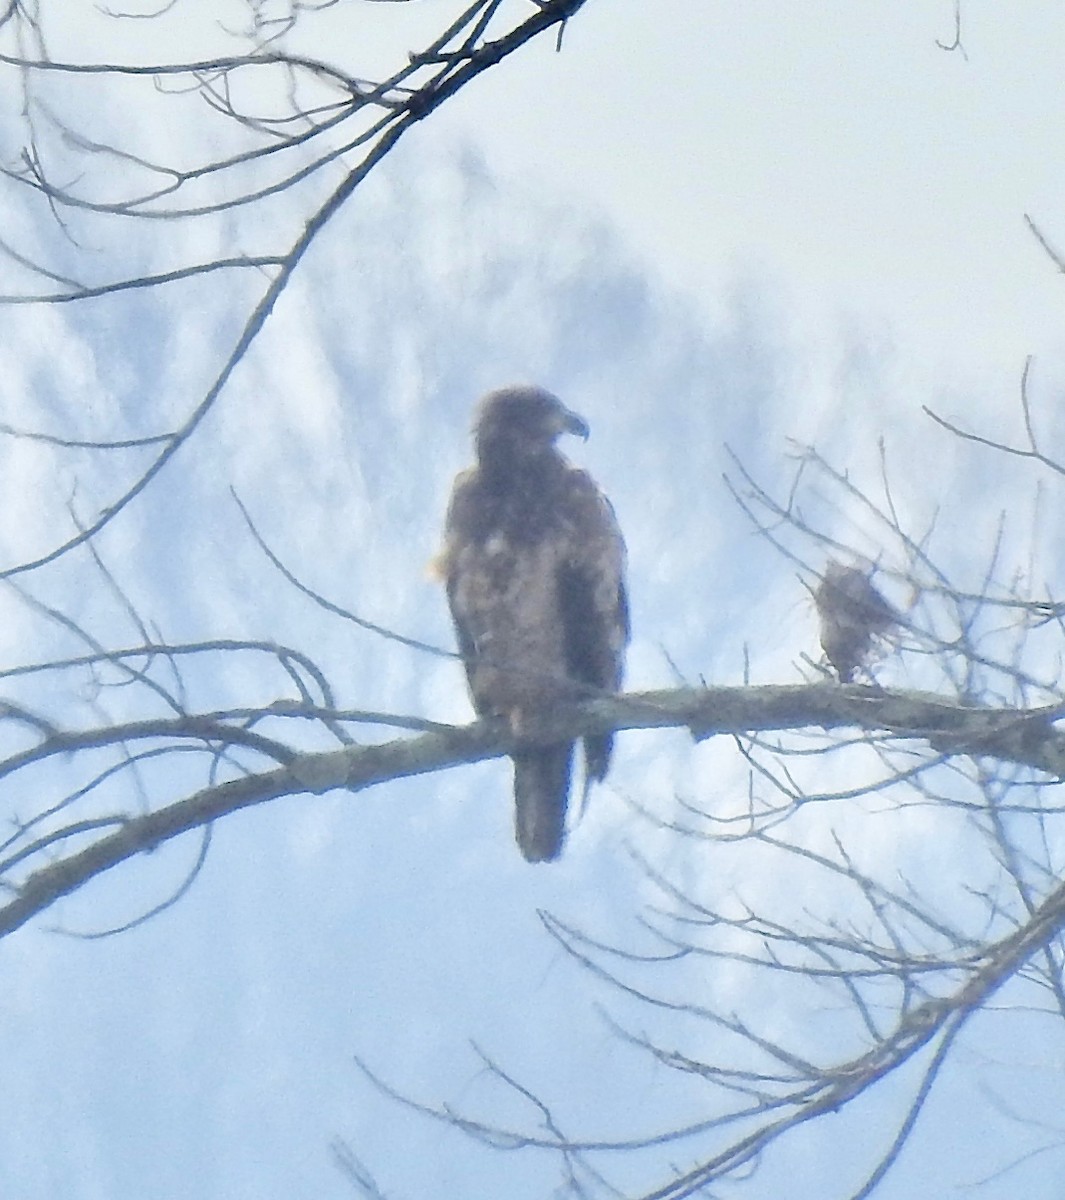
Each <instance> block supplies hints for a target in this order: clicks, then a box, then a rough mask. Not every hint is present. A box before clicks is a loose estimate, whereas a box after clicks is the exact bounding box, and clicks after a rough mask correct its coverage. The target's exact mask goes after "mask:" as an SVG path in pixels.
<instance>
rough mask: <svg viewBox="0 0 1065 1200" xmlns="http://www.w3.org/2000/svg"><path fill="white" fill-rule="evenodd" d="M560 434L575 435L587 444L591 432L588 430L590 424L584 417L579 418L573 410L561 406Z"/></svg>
mask: <svg viewBox="0 0 1065 1200" xmlns="http://www.w3.org/2000/svg"><path fill="white" fill-rule="evenodd" d="M558 432H559V433H575V434H576V435H577V437H579V438H581V439H582V440H583V441H585V442H586V441H587V440H588V434H589V433H590V432H591V431H590V430H589V428H588V422H587V421H586V420H585V419H584V418H583V417H579V416H578V415H577V414H576V413H575V412H573V411H572V410H571V409H568V408H566V407H565V406H564V405H562V404H560V405H559V406H558Z"/></svg>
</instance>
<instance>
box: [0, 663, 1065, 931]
mask: <svg viewBox="0 0 1065 1200" xmlns="http://www.w3.org/2000/svg"><path fill="white" fill-rule="evenodd" d="M1058 715H1059V710H1058V708H1056V707H1054V708H1039V709H1033V710H1029V711H1017V710H1014V709H1010V708H1004V709H1001V708H1000V709H996V708H978V707H974V706H965V705H960V704H956V703H953V702H952V701H950V700H945V699H940V698H939V697H936V696H930V695H926V694H923V693H906V692H894V693H887V692H882V691H880V690H878V689H876V688H868V687H854V686H848V687H836V686H834V685H825V684H813V685H790V686H765V687H747V688H705V689H703V688H697V689H678V690H674V691H663V692H642V693H630V694H628V695H624V696H620V697H617V698H616V699H603V700H595V701H592V702H590V703H588V704H582V705H580V706H575V707H574V708H573V709H572V710H570V711H569V712H562V713H559V714H558V715H557V716H556V717H555V719H554V720H553V721H551V722H550V723H547V724H545V725H544V727H543V729H542V736H543V738H544V740H546V741H551V740H556V739H557V740H564V739H567V738H573V737H577V736H588V735H592V736H595V735H597V734H604V733H608V732H610V731H611V730H623V729H654V728H670V727H680V728H688V729H689V730H691V732H692V735H693V737H695V738H696V739H697V740H701V739H703V738H707V737H711V736H714V735H716V734H734V735H742V734H745V733H750V732H753V731H757V730H770V729H775V730H795V729H804V728H811V727H816V728H821V729H825V730H828V729H838V728H841V727H844V726H851V727H854V726H857V727H859V728H862V729H865V730H868V731H879V732H884V731H887V732H889V733H891V734H893V735H895V736H902V737H907V738H913V739H916V740H921V741H925V742H927V743H928V744H929V745H931V746H933V747H934V748H935V749H936V750H938V751H939V752H940V753H949V754H960V755H966V756H989V757H994V758H997V759H999V760H1005V761H1009V762H1012V763H1015V764H1017V765H1019V766H1022V767H1027V768H1030V769H1032V770H1036V771H1040V772H1044V773H1046V774H1047V775H1049V776H1051V777H1052V778H1053V779H1056V780H1065V733H1063V732H1061V731H1059V730H1057V729H1056V728H1055V727H1054V725H1053V722H1054V720H1055V719H1056V718H1057V717H1058ZM514 749H515V741H514V738H513V736H512V735H511V734H510V732H509V730H508V729H507V728H506V727H505V725H503V724H502V723H498V724H497V723H491V722H476V723H474V724H472V725H468V726H465V727H455V728H449V729H446V730H443V731H440V732H432V733H426V734H423V735H421V736H419V737H413V738H400V739H397V740H395V741H391V742H384V743H381V744H376V745H369V746H367V745H363V746H351V747H345V748H344V749H341V750H331V751H327V752H324V753H317V754H302V755H297V756H296V757H295V758H294V759H293V760H292V762H291V763H289V764H288V765H286V766H283V767H281V768H279V769H276V770H273V771H266V772H263V773H260V774H255V775H249V776H245V777H242V778H240V779H235V780H231V781H228V782H226V783H222V784H218V785H215V786H211V787H207V788H204V789H202V790H201V791H199V792H196V793H195V794H194V795H192V796H189V797H187V798H185V799H183V800H179V801H177V802H175V803H174V804H170V805H167V806H166V807H164V808H160V809H157V810H156V811H154V812H149V813H145V814H143V815H140V816H136V817H131V818H129V820H127V821H126V822H125V823H124V824H123V826H122V828H121V829H119V830H118V831H117V832H114V833H111V834H108V835H107V836H105V837H103V838H101V839H100V840H99V841H97V842H94V843H92V844H91V845H89V846H87V847H86V848H84V849H82V850H79V851H77V852H75V853H73V854H71V855H69V856H68V857H66V858H63V859H60V860H58V861H57V862H55V863H53V864H52V865H50V866H47V867H44V868H42V869H41V870H39V871H36V872H34V873H33V874H32V875H30V876H29V878H28V879H27V880H26V882H25V883H24V884H23V885H22V887H21V888H20V889H19V891H18V895H17V896H16V897H15V899H13V900H12V901H10V902H9V903H8V904H7V905H5V906H4V907H2V908H0V937H2V936H4V935H5V934H7V933H10V932H12V931H13V930H15V929H18V928H19V927H20V926H22V925H24V924H25V923H26V922H27V921H28V920H30V919H31V918H32V917H33V916H35V915H36V914H37V913H40V912H42V911H44V910H45V909H46V908H48V907H49V906H50V905H51V904H53V903H54V902H55V901H56V900H58V899H59V898H60V897H61V896H65V895H68V894H69V893H71V892H74V891H76V890H77V889H78V888H79V887H81V886H82V885H83V884H84V883H87V882H88V881H89V880H90V879H92V878H93V877H94V876H96V875H99V874H102V873H103V872H104V871H108V870H110V869H111V868H112V867H115V866H117V865H118V864H119V863H121V862H124V861H125V860H126V859H128V858H132V857H133V856H134V855H136V854H140V853H143V852H144V851H147V850H152V849H154V848H155V847H157V846H159V845H161V844H162V843H163V842H166V841H169V840H170V839H171V838H175V837H177V836H179V835H180V834H182V833H186V832H188V831H189V830H192V829H197V828H200V827H201V826H204V825H207V824H209V823H210V822H212V821H215V820H217V819H219V818H220V817H223V816H226V815H227V814H228V813H232V812H236V811H238V810H239V809H243V808H248V807H251V806H252V805H256V804H263V803H266V802H267V801H269V800H274V799H277V798H279V797H281V796H291V795H298V794H311V795H321V794H323V793H325V792H328V791H331V790H333V789H334V788H344V789H346V790H348V791H353V792H357V791H361V790H362V789H364V788H367V787H372V786H374V785H375V784H379V783H384V782H386V781H389V780H392V779H402V778H406V777H409V776H414V775H423V774H427V773H429V772H433V771H441V770H446V769H448V768H451V767H456V766H461V765H464V764H466V763H473V762H480V761H482V760H484V759H488V758H498V757H500V756H501V755H504V754H508V753H510V752H512V751H513V750H514Z"/></svg>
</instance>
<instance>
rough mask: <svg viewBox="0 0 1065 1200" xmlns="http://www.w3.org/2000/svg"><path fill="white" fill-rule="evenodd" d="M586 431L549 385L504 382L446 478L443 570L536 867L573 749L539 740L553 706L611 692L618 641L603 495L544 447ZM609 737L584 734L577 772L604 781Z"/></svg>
mask: <svg viewBox="0 0 1065 1200" xmlns="http://www.w3.org/2000/svg"><path fill="white" fill-rule="evenodd" d="M562 433H575V434H578V435H580V436H582V437H587V436H588V427H587V425H585V423H584V421H583V420H581V418H580V417H578V416H577V415H576V414H575V413H572V412H570V411H569V410H568V409H567V408H565V407H564V406H563V405H562V404H561V402H560V401H559V400H558V399H557V398H556V397H555V396H553V395H551V393H550V392H547V391H544V389H543V388H537V387H509V388H502V389H500V390H499V391H495V392H490V393H489V394H488V395H487V396H485V397H484V399H483V400H482V401H481V403H480V405H479V407H478V410H477V416H476V419H475V422H474V444H475V449H476V456H477V463H476V465H475V466H473V467H471V468H470V469H469V470H466V471H463V472H462V473H461V474H460V475H459V476H458V478H457V479H456V480H455V486H454V489H453V491H452V494H451V503H450V505H449V507H448V514H447V523H446V529H445V541H444V550H443V553H442V555H441V557H440V559H439V567H440V572H441V574H442V575H443V578H444V580H445V582H446V584H447V595H448V602H449V604H450V607H451V615H452V618H453V620H454V623H455V630H456V633H457V635H458V641H459V648H460V650H461V653H462V657H463V661H464V663H465V666H466V675H467V679H468V681H469V686H470V695H471V697H472V699H473V704H474V707H475V708H476V710H477V713H478V714H479V715H480V716H483V717H492V716H494V717H503V718H505V719H506V720H507V721H508V722H509V723H510V726H511V729H512V730H513V732H514V733H515V734H516V735H517V736H518V738H519V739H521V740H522V742H523V743H524V744H523V745H522V746H521V748H520V749H519V750H518V751H516V752H515V753H514V755H513V756H512V757H513V761H514V800H515V833H516V836H517V840H518V845H519V846H520V847H521V851H522V853H523V854H524V855H525V857H526V858H527V859H529V860H530V861H533V862H539V861H546V860H550V859H553V858H557V856H558V854H559V853H560V851H561V849H562V842H563V838H564V836H565V817H566V804H567V799H568V795H569V788H570V775H571V769H572V762H573V748H574V743H573V742H572V741H570V742H561V743H558V742H556V743H549V744H546V745H545V744H543V743H542V741H541V740H540V738H539V737H538V733H537V726H538V723H542V721H543V718H544V717H546V716H549V715H551V714H552V713H554V712H555V711H556V710H557V708H558V706H559V704H563V703H565V702H567V701H575V700H579V699H582V698H586V697H587V696H588V695H589V694H594V692H595V691H597V690H602V691H610V692H613V691H617V690H618V688H619V687H620V686H621V671H622V657H623V654H624V648H625V643H626V641H627V640H628V632H629V628H628V611H627V605H626V597H625V583H624V564H625V546H624V542H623V540H622V537H621V532H620V530H619V529H618V526H617V521H616V520H615V518H614V513H613V510H612V509H611V507H610V504H609V502H608V501H607V499H606V497H605V496H604V495H603V494H602V493H601V492H600V491H599V489H598V487H596V485H595V483H594V481H593V480H592V478H591V476H590V475H589V474H588V473H587V472H586V471H581V470H579V469H577V468H576V467H573V466H571V465H570V464H569V463H568V462H567V461H566V459H565V458H563V456H562V455H561V454H560V453H559V452H558V450H557V449H556V447H555V439H556V438H557V437H558V436H559V435H560V434H562ZM611 743H612V738H611V737H610V736H605V737H597V738H585V739H584V762H585V774H586V779H587V780H589V781H590V780H598V779H602V778H603V777H604V775H605V774H606V770H607V766H608V764H609V760H610V751H611Z"/></svg>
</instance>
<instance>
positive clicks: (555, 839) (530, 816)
mask: <svg viewBox="0 0 1065 1200" xmlns="http://www.w3.org/2000/svg"><path fill="white" fill-rule="evenodd" d="M513 757H514V833H515V836H516V837H517V839H518V846H519V847H520V848H521V852H522V854H523V855H525V857H526V858H527V859H528V860H529V862H550V861H551V860H552V859H555V858H558V856H559V854H560V853H561V851H562V842H563V840H564V839H565V836H566V800H567V798H568V796H569V781H570V772H571V770H572V765H573V743H572V742H570V743H568V744H566V745H561V746H539V747H537V748H536V749H531V750H522V751H521V752H520V753H518V754H515V755H514V756H513Z"/></svg>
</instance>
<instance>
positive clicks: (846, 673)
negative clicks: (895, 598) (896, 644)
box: [814, 560, 902, 683]
mask: <svg viewBox="0 0 1065 1200" xmlns="http://www.w3.org/2000/svg"><path fill="white" fill-rule="evenodd" d="M814 603H815V604H816V606H817V613H818V616H819V617H820V618H821V648H822V649H823V650H824V652H825V657H826V658H827V659H828V661H829V662H830V663H831V664H832V666H833V667H834V668H835V670H836V674H837V675H839V679H840V682H841V683H850V682H851V681H852V680H853V678H854V673H855V671H857V669H858V668H859V667H860V666H862V665H863V663H864V662H865V659H866V657H867V656H868V654H869V651H870V650H871V649H872V644H873V638H874V637H876V636H878V635H879V634H882V633H886V632H887V631H888V630H889V629H890V628H891V627H892V626H893V625H897V624H899V622H900V621H901V619H902V618H901V617H900V616H899V614H898V613H897V612H896V611H895V609H894V608H892V607H891V605H890V604H889V603H888V602H887V601H886V600H885V599H884V597H883V596H881V594H880V593H879V592H878V591H877V590H876V588H875V587H873V585H872V583H871V582H870V581H869V577H868V575H866V574H865V572H864V571H860V570H859V569H858V568H857V567H845V566H844V565H843V564H842V563H838V562H834V561H831V560H830V561H829V562H828V563H827V564H826V566H825V573H824V576H823V577H822V579H821V582H820V583H819V584H818V585H817V588H816V589H815V591H814Z"/></svg>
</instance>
